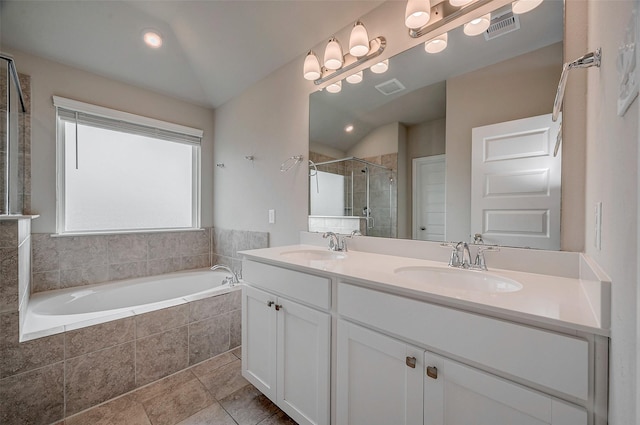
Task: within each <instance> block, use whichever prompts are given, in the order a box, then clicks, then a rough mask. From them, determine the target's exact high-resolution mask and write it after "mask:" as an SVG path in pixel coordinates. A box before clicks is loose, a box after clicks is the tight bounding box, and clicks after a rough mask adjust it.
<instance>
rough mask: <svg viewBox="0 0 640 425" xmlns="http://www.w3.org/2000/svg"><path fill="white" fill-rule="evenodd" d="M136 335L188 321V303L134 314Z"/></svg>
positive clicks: (180, 324)
mask: <svg viewBox="0 0 640 425" xmlns="http://www.w3.org/2000/svg"><path fill="white" fill-rule="evenodd" d="M135 321H136V337H137V338H144V337H147V336H149V335H153V334H157V333H159V332H164V331H166V330H169V329H174V328H178V327H181V326H185V325H187V324H188V323H189V305H188V304H182V305H177V306H175V307H169V308H165V309H162V310H157V311H152V312H150V313H145V314H140V315H138V316H136V318H135Z"/></svg>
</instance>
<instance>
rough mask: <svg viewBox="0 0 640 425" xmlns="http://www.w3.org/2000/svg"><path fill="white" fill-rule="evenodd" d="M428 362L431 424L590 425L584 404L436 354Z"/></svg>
mask: <svg viewBox="0 0 640 425" xmlns="http://www.w3.org/2000/svg"><path fill="white" fill-rule="evenodd" d="M424 363H425V369H426V368H429V369H426V370H428V371H429V372H430V373H429V375H430V376H427V375H426V374H425V381H424V424H425V425H445V424H446V425H469V424H473V425H513V424H517V425H543V424H547V425H587V412H586V411H585V410H584V409H582V408H580V407H578V406H574V405H571V404H568V403H565V402H562V401H560V400H557V399H554V398H552V397H550V396H548V395H545V394H542V393H539V392H536V391H533V390H531V389H528V388H526V387H523V386H521V385H518V384H515V383H513V382H510V381H507V380H504V379H502V378H499V377H497V376H494V375H491V374H488V373H485V372H481V371H479V370H477V369H474V368H471V367H468V366H465V365H462V364H460V363H457V362H454V361H452V360H449V359H446V358H444V357H441V356H438V355H435V354H433V353H430V352H426V353H425V359H424ZM434 368H435V369H434Z"/></svg>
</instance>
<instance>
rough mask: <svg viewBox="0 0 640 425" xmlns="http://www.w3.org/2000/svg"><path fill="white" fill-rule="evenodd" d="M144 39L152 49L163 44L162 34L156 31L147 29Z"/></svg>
mask: <svg viewBox="0 0 640 425" xmlns="http://www.w3.org/2000/svg"><path fill="white" fill-rule="evenodd" d="M142 39H143V40H144V42H145V43H146V45H147V46H149V47H151V48H152V49H157V48H159V47H160V46H162V36H160V34H158V33H157V32H155V31H145V32H144V34H143V35H142Z"/></svg>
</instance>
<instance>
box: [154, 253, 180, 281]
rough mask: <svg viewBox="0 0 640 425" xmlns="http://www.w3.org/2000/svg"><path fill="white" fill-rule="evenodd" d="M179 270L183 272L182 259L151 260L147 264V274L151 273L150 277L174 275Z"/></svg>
mask: <svg viewBox="0 0 640 425" xmlns="http://www.w3.org/2000/svg"><path fill="white" fill-rule="evenodd" d="M174 253H175V252H174ZM179 270H182V258H180V257H171V258H162V259H158V260H149V261H148V262H147V272H148V273H149V276H155V275H159V274H164V273H173V272H177V271H179Z"/></svg>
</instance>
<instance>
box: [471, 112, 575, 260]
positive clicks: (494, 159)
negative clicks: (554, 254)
mask: <svg viewBox="0 0 640 425" xmlns="http://www.w3.org/2000/svg"><path fill="white" fill-rule="evenodd" d="M558 126H559V123H558V122H555V123H554V122H552V121H551V114H548V115H540V116H537V117H531V118H525V119H521V120H515V121H508V122H503V123H499V124H493V125H487V126H484V127H477V128H474V129H473V130H472V155H471V156H472V172H471V233H474V234H475V233H481V234H482V237H483V239H484V241H485V243H488V244H497V245H505V246H520V247H530V248H539V249H550V250H558V249H560V195H561V193H560V180H561V164H562V160H561V157H560V154H558V156H557V157H555V158H554V157H553V148H554V146H555V142H556V136H557V134H558Z"/></svg>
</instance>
